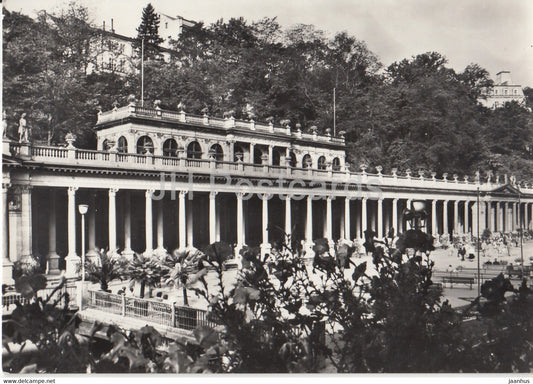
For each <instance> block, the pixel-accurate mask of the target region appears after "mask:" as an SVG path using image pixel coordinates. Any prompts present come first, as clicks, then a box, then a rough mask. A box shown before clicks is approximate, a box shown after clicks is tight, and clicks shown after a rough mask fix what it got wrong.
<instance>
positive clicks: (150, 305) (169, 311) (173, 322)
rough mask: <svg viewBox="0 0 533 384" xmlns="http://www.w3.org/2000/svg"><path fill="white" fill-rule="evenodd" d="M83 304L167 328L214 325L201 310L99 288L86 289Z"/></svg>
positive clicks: (191, 327)
mask: <svg viewBox="0 0 533 384" xmlns="http://www.w3.org/2000/svg"><path fill="white" fill-rule="evenodd" d="M88 299H89V300H88V303H87V307H89V308H93V309H97V310H100V311H104V312H108V313H113V314H117V315H121V316H124V317H130V318H136V319H141V320H146V321H149V322H152V323H155V324H160V325H164V326H167V327H174V328H181V329H185V330H188V331H191V330H193V329H195V328H196V327H198V326H202V325H206V326H211V327H215V326H216V325H217V324H216V323H215V322H214V321H211V320H210V319H208V313H207V311H205V310H202V309H198V308H191V307H183V306H176V305H174V304H173V303H166V302H163V301H158V300H154V299H140V298H136V297H126V296H124V295H117V294H113V293H107V292H101V291H89V297H88Z"/></svg>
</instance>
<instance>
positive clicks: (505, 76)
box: [479, 71, 526, 109]
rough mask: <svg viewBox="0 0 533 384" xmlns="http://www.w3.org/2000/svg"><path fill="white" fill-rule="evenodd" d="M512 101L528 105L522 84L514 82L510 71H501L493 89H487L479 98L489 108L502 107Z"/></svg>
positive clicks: (497, 75)
mask: <svg viewBox="0 0 533 384" xmlns="http://www.w3.org/2000/svg"><path fill="white" fill-rule="evenodd" d="M511 101H516V102H517V103H519V104H521V105H524V106H525V105H526V98H525V96H524V92H523V91H522V86H521V85H516V84H513V82H512V80H511V72H510V71H500V72H498V73H497V74H496V81H495V83H494V86H493V87H492V89H488V90H487V89H486V90H485V91H484V92H483V93H482V98H481V99H480V100H479V102H480V103H481V105H483V106H484V107H487V108H491V109H494V108H500V107H503V106H504V105H505V103H509V102H511Z"/></svg>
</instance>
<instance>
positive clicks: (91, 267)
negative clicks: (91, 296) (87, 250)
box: [80, 250, 127, 291]
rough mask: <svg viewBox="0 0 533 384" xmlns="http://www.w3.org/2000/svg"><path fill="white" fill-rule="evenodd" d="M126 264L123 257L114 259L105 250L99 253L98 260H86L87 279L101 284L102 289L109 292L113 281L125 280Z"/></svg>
mask: <svg viewBox="0 0 533 384" xmlns="http://www.w3.org/2000/svg"><path fill="white" fill-rule="evenodd" d="M126 263H127V260H126V259H124V258H123V257H122V256H120V257H116V256H115V257H113V256H111V255H109V254H108V253H107V252H105V251H104V250H101V251H98V257H97V259H96V260H94V261H93V260H90V259H87V260H85V278H86V279H87V280H89V281H90V282H92V283H100V289H101V290H102V291H107V289H108V286H109V283H110V282H111V281H113V280H116V279H120V280H122V279H123V276H124V266H125V265H126ZM80 268H81V264H80Z"/></svg>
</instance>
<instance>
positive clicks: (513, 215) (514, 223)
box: [511, 203, 517, 232]
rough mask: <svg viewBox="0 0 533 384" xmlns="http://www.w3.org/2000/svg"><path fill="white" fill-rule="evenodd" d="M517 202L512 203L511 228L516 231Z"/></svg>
mask: <svg viewBox="0 0 533 384" xmlns="http://www.w3.org/2000/svg"><path fill="white" fill-rule="evenodd" d="M516 206H517V204H516V203H511V230H512V231H513V232H514V231H515V230H516V216H517V214H516Z"/></svg>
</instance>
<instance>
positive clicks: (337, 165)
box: [331, 157, 341, 171]
mask: <svg viewBox="0 0 533 384" xmlns="http://www.w3.org/2000/svg"><path fill="white" fill-rule="evenodd" d="M331 167H332V168H333V170H334V171H340V170H341V161H340V159H339V158H338V157H336V158H334V159H333V161H332V162H331Z"/></svg>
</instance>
